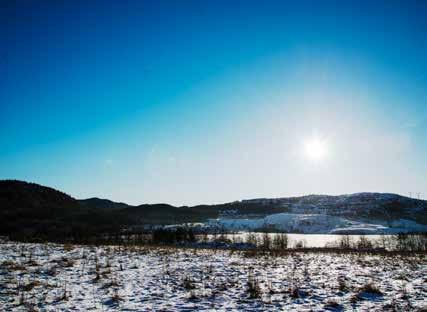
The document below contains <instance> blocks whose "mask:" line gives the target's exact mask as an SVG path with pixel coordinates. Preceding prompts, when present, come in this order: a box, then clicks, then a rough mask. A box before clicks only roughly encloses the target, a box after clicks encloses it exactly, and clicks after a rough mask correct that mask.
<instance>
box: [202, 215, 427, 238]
mask: <svg viewBox="0 0 427 312" xmlns="http://www.w3.org/2000/svg"><path fill="white" fill-rule="evenodd" d="M208 225H209V226H210V227H214V228H220V229H226V230H237V231H241V230H260V229H271V230H278V231H284V232H288V233H307V234H326V233H331V234H333V233H336V234H338V233H340V234H343V233H353V234H356V233H357V234H379V233H389V234H391V233H399V232H423V231H427V226H425V225H421V224H418V223H416V222H414V221H411V220H400V221H396V222H394V223H393V224H392V225H391V226H384V225H383V224H380V223H376V224H375V223H366V222H360V221H353V220H349V219H346V218H343V217H337V216H330V215H324V214H295V213H278V214H272V215H268V216H266V217H264V218H257V219H241V218H218V219H211V220H209V222H208Z"/></svg>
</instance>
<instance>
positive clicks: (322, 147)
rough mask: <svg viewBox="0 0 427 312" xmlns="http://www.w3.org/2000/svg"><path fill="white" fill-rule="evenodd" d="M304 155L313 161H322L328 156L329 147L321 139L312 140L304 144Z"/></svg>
mask: <svg viewBox="0 0 427 312" xmlns="http://www.w3.org/2000/svg"><path fill="white" fill-rule="evenodd" d="M304 154H305V156H306V157H307V158H308V159H310V160H312V161H320V160H322V159H324V158H325V157H326V156H327V154H328V146H327V144H326V142H325V141H323V140H321V139H319V138H312V139H310V140H308V141H306V142H305V143H304Z"/></svg>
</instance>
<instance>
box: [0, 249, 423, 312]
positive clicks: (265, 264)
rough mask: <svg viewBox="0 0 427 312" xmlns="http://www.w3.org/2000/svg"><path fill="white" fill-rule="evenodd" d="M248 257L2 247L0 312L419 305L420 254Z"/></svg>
mask: <svg viewBox="0 0 427 312" xmlns="http://www.w3.org/2000/svg"><path fill="white" fill-rule="evenodd" d="M248 253H250V251H249V252H246V253H245V252H233V251H224V250H223V251H214V250H190V249H172V248H170V249H168V248H163V249H160V248H148V247H143V248H138V249H133V250H129V249H128V250H124V249H123V248H119V247H80V246H62V245H53V244H19V243H3V244H0V311H28V310H30V311H31V309H32V310H33V311H38V310H41V311H58V310H70V311H90V310H92V311H112V310H121V311H194V310H199V311H323V310H332V311H343V310H345V311H347V310H349V311H352V310H356V311H387V310H389V311H393V309H395V310H398V311H418V310H420V309H421V308H422V307H427V286H426V285H427V257H426V256H425V255H407V256H396V255H394V256H384V255H382V256H381V255H356V254H330V253H329V254H327V253H308V252H307V253H304V252H298V253H289V254H286V255H281V256H277V257H276V256H272V255H254V254H248ZM369 284H370V285H371V287H370V286H366V285H369Z"/></svg>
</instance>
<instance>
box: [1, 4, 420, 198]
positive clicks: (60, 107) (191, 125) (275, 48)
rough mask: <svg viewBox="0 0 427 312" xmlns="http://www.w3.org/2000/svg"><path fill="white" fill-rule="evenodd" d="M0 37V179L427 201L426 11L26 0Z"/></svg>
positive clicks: (9, 11)
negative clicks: (320, 152) (310, 147)
mask: <svg viewBox="0 0 427 312" xmlns="http://www.w3.org/2000/svg"><path fill="white" fill-rule="evenodd" d="M0 25H1V27H0V73H1V75H0V146H1V153H0V178H15V179H23V180H27V181H33V182H37V183H41V184H45V185H49V186H52V187H55V188H58V189H61V190H63V191H65V192H67V193H69V194H71V195H72V196H75V197H78V198H84V197H91V196H98V197H105V198H111V199H113V200H118V201H125V202H128V203H133V204H136V203H146V202H149V203H151V202H168V203H172V204H178V205H181V204H197V203H214V202H225V201H231V200H237V199H242V198H253V197H279V196H288V195H301V194H311V193H328V194H342V193H353V192H360V191H380V192H396V193H400V194H404V195H408V194H409V192H412V193H413V194H416V193H418V192H420V193H421V197H424V198H425V197H426V196H427V162H426V159H427V139H426V135H427V75H426V73H427V58H426V57H425V55H427V35H426V33H425V29H427V2H424V1H355V2H351V1H292V2H286V1H23V0H18V1H2V2H1V4H0ZM314 137H316V138H320V139H321V140H322V142H324V145H325V148H326V149H327V151H328V153H327V156H325V157H324V159H322V160H320V161H315V162H313V161H311V160H310V159H309V158H310V157H307V156H308V155H306V154H304V144H306V143H307V142H311V141H313V138H314Z"/></svg>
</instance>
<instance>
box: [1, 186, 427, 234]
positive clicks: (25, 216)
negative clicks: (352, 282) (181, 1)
mask: <svg viewBox="0 0 427 312" xmlns="http://www.w3.org/2000/svg"><path fill="white" fill-rule="evenodd" d="M278 213H293V214H323V215H330V216H336V217H341V218H346V219H348V220H355V221H361V220H362V221H366V220H378V222H380V223H381V224H392V223H393V222H400V220H409V221H410V222H417V223H419V224H424V225H427V201H425V200H418V199H413V198H408V197H404V196H400V195H397V194H389V193H367V192H365V193H356V194H349V195H338V196H331V195H306V196H300V197H287V198H258V199H249V200H241V201H235V202H230V203H225V204H218V205H197V206H193V207H188V206H182V207H175V206H172V205H168V204H143V205H139V206H130V205H127V204H126V203H119V202H114V201H111V200H108V199H100V198H96V197H94V198H88V199H82V200H77V199H75V198H73V197H71V196H69V195H67V194H65V193H63V192H61V191H58V190H55V189H53V188H50V187H45V186H41V185H39V184H36V183H28V182H24V181H18V180H0V234H1V235H11V234H13V235H18V236H19V235H36V236H37V235H42V234H43V235H44V234H45V235H46V236H49V235H52V233H56V234H55V235H57V236H58V237H64V236H67V235H72V233H80V232H87V231H89V232H90V231H93V232H99V233H101V232H103V231H113V230H114V231H117V230H120V229H123V228H126V227H129V226H139V225H144V224H145V225H150V224H151V225H153V224H156V225H158V224H179V223H188V222H205V221H207V220H208V219H212V218H213V219H215V218H218V217H220V216H229V215H230V214H232V215H235V216H238V217H241V218H247V217H249V218H252V217H265V216H268V215H272V214H278ZM73 235H80V234H73Z"/></svg>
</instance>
